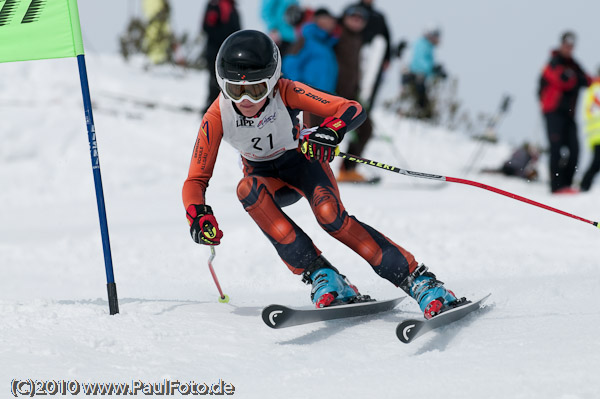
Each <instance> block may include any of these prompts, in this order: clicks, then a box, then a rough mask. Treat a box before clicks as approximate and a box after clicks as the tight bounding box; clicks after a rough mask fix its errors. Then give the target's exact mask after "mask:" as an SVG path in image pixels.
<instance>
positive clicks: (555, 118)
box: [544, 112, 579, 192]
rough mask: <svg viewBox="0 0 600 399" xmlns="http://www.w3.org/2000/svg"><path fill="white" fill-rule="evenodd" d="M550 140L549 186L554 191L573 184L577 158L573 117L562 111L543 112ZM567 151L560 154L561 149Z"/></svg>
mask: <svg viewBox="0 0 600 399" xmlns="http://www.w3.org/2000/svg"><path fill="white" fill-rule="evenodd" d="M544 117H545V118H546V133H547V135H548V141H549V142H550V188H551V189H552V192H556V191H558V190H560V189H561V188H565V187H570V186H571V185H572V184H573V176H575V171H576V169H577V161H578V159H579V140H578V138H577V124H576V123H575V118H574V117H573V116H571V115H568V114H566V113H563V112H550V113H547V114H544ZM563 148H566V149H567V150H568V151H569V154H568V155H567V156H563V155H562V149H563Z"/></svg>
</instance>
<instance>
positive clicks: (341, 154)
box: [336, 148, 600, 229]
mask: <svg viewBox="0 0 600 399" xmlns="http://www.w3.org/2000/svg"><path fill="white" fill-rule="evenodd" d="M336 155H337V156H338V157H341V158H343V159H347V160H349V161H352V162H356V163H359V164H365V165H369V166H374V167H376V168H379V169H383V170H387V171H390V172H396V173H399V174H401V175H405V176H410V177H419V178H422V179H430V180H438V181H446V182H450V183H460V184H466V185H469V186H474V187H479V188H483V189H484V190H489V191H492V192H494V193H496V194H501V195H504V196H507V197H509V198H512V199H515V200H518V201H522V202H525V203H527V204H530V205H534V206H537V207H540V208H543V209H546V210H548V211H552V212H556V213H559V214H561V215H563V216H568V217H570V218H573V219H577V220H580V221H582V222H585V223H588V224H591V225H593V226H596V227H598V228H599V229H600V226H599V225H598V222H594V221H591V220H588V219H584V218H582V217H579V216H576V215H573V214H571V213H568V212H565V211H561V210H560V209H556V208H553V207H551V206H548V205H544V204H542V203H540V202H536V201H533V200H530V199H528V198H525V197H521V196H520V195H517V194H513V193H510V192H508V191H504V190H501V189H499V188H496V187H492V186H488V185H487V184H483V183H478V182H476V181H471V180H465V179H458V178H455V177H449V176H441V175H431V174H428V173H421V172H413V171H410V170H406V169H401V168H398V167H396V166H391V165H387V164H384V163H383V162H377V161H372V160H370V159H367V158H361V157H357V156H355V155H352V154H346V153H344V152H341V151H340V150H339V148H338V149H336Z"/></svg>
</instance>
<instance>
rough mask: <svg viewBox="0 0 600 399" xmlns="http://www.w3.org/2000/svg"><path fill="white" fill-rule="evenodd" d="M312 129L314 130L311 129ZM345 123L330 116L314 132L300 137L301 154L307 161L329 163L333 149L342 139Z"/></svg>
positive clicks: (331, 159) (332, 156)
mask: <svg viewBox="0 0 600 399" xmlns="http://www.w3.org/2000/svg"><path fill="white" fill-rule="evenodd" d="M313 129H314V128H313ZM345 133H346V123H345V122H344V121H343V120H341V119H339V118H334V117H333V116H330V117H329V118H327V119H325V121H324V122H323V123H321V125H320V126H319V127H318V128H316V130H314V131H312V132H310V133H309V134H307V135H305V136H304V137H302V141H301V147H300V148H301V149H302V153H303V154H304V156H305V157H306V159H308V160H309V161H311V162H312V161H315V160H318V161H320V162H331V161H333V159H334V158H335V149H336V148H337V145H338V144H339V143H340V141H342V138H344V134H345Z"/></svg>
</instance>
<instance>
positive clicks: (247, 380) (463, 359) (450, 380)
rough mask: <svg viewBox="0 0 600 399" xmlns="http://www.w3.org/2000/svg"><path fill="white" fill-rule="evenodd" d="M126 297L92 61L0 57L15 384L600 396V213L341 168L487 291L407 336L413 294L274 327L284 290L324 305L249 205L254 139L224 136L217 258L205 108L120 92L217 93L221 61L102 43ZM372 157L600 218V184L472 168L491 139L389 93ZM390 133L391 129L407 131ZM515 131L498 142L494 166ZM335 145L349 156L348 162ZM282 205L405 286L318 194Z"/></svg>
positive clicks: (2, 192) (348, 201) (360, 197)
mask: <svg viewBox="0 0 600 399" xmlns="http://www.w3.org/2000/svg"><path fill="white" fill-rule="evenodd" d="M86 58H87V64H88V72H89V80H90V89H91V93H92V100H93V102H94V117H95V122H96V131H97V139H98V148H99V154H100V164H101V170H102V177H103V182H104V191H105V198H106V207H107V214H108V223H109V230H110V237H111V244H112V254H113V261H114V271H115V279H116V283H117V289H118V294H119V298H120V311H121V312H120V314H118V315H115V316H109V315H108V305H107V302H106V279H105V271H104V261H103V255H102V248H101V241H100V232H99V227H98V216H97V208H96V202H95V194H94V186H93V179H92V172H91V164H90V155H89V146H88V141H87V133H86V129H85V121H84V116H83V107H82V101H81V92H80V87H79V79H78V77H77V63H76V61H75V60H74V59H64V60H48V61H36V62H24V63H23V62H21V63H9V64H2V65H0V73H1V76H2V79H0V121H1V123H0V187H1V189H0V267H1V271H2V278H1V279H0V319H1V321H0V397H2V398H4V397H6V398H8V397H11V395H10V382H11V380H13V379H26V378H32V379H54V380H60V379H67V380H78V381H80V382H86V381H89V382H130V381H132V380H143V381H147V382H152V381H162V380H163V379H165V378H167V379H172V380H176V379H178V380H180V381H187V380H194V381H197V382H201V381H206V382H208V383H212V382H217V381H218V380H219V379H222V380H225V381H226V382H229V383H231V384H233V385H234V386H235V394H234V397H240V398H281V397H286V398H308V397H336V398H337V397H346V398H384V397H443V398H448V399H451V398H561V399H567V398H568V399H574V398H597V397H598V396H599V393H598V392H599V391H600V383H599V382H598V373H599V372H600V341H599V340H598V330H599V328H600V317H599V315H600V312H599V311H598V306H597V302H598V300H597V298H598V295H597V292H596V290H597V289H598V286H599V283H600V268H599V266H600V261H599V257H598V247H599V245H598V243H599V242H600V241H599V240H600V236H599V233H600V232H598V229H596V228H594V227H593V226H591V225H586V224H585V223H582V222H580V221H577V220H574V219H571V218H567V217H564V216H561V215H558V214H556V213H552V212H549V211H546V210H543V209H540V208H537V207H534V206H531V205H527V204H524V203H521V202H518V201H515V200H512V199H509V198H507V197H504V196H500V195H497V194H494V193H491V192H489V191H485V190H482V189H478V188H473V187H468V186H464V185H460V184H454V183H439V182H432V181H427V180H421V179H416V178H409V177H405V176H401V175H397V174H393V173H386V172H382V171H379V170H377V169H374V168H368V167H366V166H361V167H360V168H361V169H360V171H362V172H364V173H366V174H373V175H376V174H378V175H380V176H381V177H382V179H383V180H382V183H381V184H380V185H377V186H353V185H342V186H341V187H340V190H341V194H342V199H343V201H344V204H345V206H346V208H347V209H348V211H349V213H350V214H353V215H355V216H356V217H357V218H358V219H360V220H361V221H364V222H366V223H367V224H369V225H371V226H373V227H375V228H377V229H379V230H380V231H382V232H383V233H384V234H386V235H387V236H389V237H390V238H392V239H393V240H395V241H396V242H398V243H399V244H401V245H403V246H404V247H405V248H407V249H408V250H410V251H412V252H413V253H414V254H415V255H416V256H417V259H418V260H419V261H421V262H424V263H425V264H427V265H428V266H429V267H430V268H431V270H432V271H433V272H435V273H436V274H437V275H438V277H439V278H440V279H441V280H443V281H445V282H446V285H447V286H448V287H449V288H451V289H452V290H453V291H454V292H455V293H456V294H457V295H461V296H467V297H469V298H474V299H475V298H478V297H480V296H483V295H485V294H487V293H489V292H491V293H492V296H491V297H490V299H489V306H488V307H487V308H486V309H485V310H484V311H483V312H481V314H480V315H479V316H477V317H470V318H467V319H465V320H464V321H461V322H460V323H459V324H457V325H454V326H450V327H448V328H445V329H443V330H440V331H436V332H432V333H430V334H428V335H427V336H424V337H422V338H420V339H419V340H418V341H415V342H414V343H412V344H410V345H405V344H402V343H401V342H399V341H398V340H397V338H396V337H395V327H396V324H397V323H398V322H399V321H400V320H402V319H403V318H405V317H415V316H418V315H419V314H420V311H419V309H418V307H417V305H416V304H415V303H414V302H413V301H411V300H406V301H404V302H403V303H401V304H400V306H399V307H398V308H397V310H395V311H393V312H389V313H387V314H384V315H377V316H371V317H366V318H362V319H355V320H340V321H332V322H326V323H318V324H314V325H308V326H300V327H294V328H289V329H284V330H272V329H270V328H268V327H266V326H265V325H264V323H263V322H262V320H261V319H260V310H261V309H262V307H264V306H266V305H268V304H271V303H283V304H288V305H292V306H310V289H309V287H307V286H305V285H303V284H302V283H301V282H300V281H299V278H298V277H297V276H294V275H292V274H291V273H290V272H289V271H288V270H287V268H286V267H285V266H284V265H283V263H282V262H281V261H280V260H279V259H278V257H277V255H276V253H275V251H274V250H273V248H272V247H271V245H270V243H269V242H268V240H267V239H266V238H265V237H264V236H263V235H262V234H261V233H260V231H259V229H258V228H257V227H256V226H255V225H254V223H253V221H252V220H251V219H250V217H249V216H248V215H247V214H246V213H245V212H244V210H243V208H242V207H241V205H240V204H239V202H238V200H237V197H236V194H235V187H236V185H237V182H238V180H239V179H240V177H241V170H240V169H239V167H238V160H237V155H236V153H235V152H234V151H233V150H232V149H231V148H229V147H228V145H227V144H226V143H223V145H222V146H221V150H220V154H219V160H218V162H217V165H216V167H215V175H214V177H213V180H211V185H210V187H209V189H208V192H207V202H208V203H209V204H210V205H211V206H212V207H213V210H214V212H215V215H216V217H217V219H218V220H219V223H220V226H221V228H222V230H223V231H224V232H225V236H224V238H223V242H222V245H220V246H219V247H217V248H216V252H217V257H216V259H215V261H214V266H215V269H216V272H217V275H218V276H219V279H220V282H221V285H222V287H223V289H224V291H225V292H226V293H227V294H228V295H229V296H230V298H231V301H230V303H229V304H221V303H218V302H217V297H218V294H217V290H216V288H215V286H214V283H213V281H212V278H211V276H210V273H209V271H208V267H207V259H208V256H209V250H208V248H206V247H202V246H199V245H196V244H195V243H194V242H193V241H192V240H191V238H190V236H189V231H188V225H187V221H186V219H185V213H184V209H183V206H182V202H181V187H182V183H183V181H184V179H185V177H186V174H187V169H188V164H189V160H190V156H191V153H192V147H193V145H194V142H195V139H196V133H197V130H198V127H199V122H200V120H199V116H198V115H197V114H195V113H183V112H173V111H168V110H164V109H149V108H146V107H143V106H139V105H136V104H134V103H132V102H123V101H119V100H116V99H114V98H112V97H110V95H111V94H115V93H120V94H127V95H129V96H132V97H134V98H141V99H147V100H151V101H156V102H159V103H165V104H171V105H178V104H186V105H193V106H196V107H201V106H202V105H203V102H204V97H205V87H206V79H207V75H205V74H203V73H193V72H187V73H182V72H176V71H174V70H172V69H169V68H158V69H155V70H152V71H150V72H143V71H142V70H141V69H140V67H139V63H136V62H134V63H132V64H124V63H123V62H122V61H121V60H119V59H118V58H117V57H116V56H112V55H96V54H88V55H87V56H86ZM374 121H375V123H376V128H377V130H376V134H377V136H378V137H376V138H375V139H373V141H371V143H370V145H369V147H368V149H367V151H366V154H365V156H367V157H370V158H373V159H376V160H380V161H383V162H387V163H390V164H393V165H396V166H400V167H404V168H407V169H410V170H415V171H421V172H427V173H437V174H442V175H448V176H453V177H463V178H469V179H473V180H476V181H480V182H483V183H487V184H491V185H493V186H495V187H498V188H501V189H504V190H508V191H511V192H514V193H516V194H519V195H523V196H526V197H528V198H531V199H533V200H536V201H540V202H542V203H545V204H548V205H551V206H554V207H557V208H559V209H562V210H565V211H567V212H571V213H574V214H577V215H580V216H582V217H585V218H588V219H592V220H596V221H597V220H598V219H599V218H600V212H599V210H598V198H599V195H600V187H599V186H598V185H596V186H595V187H593V189H592V191H591V192H589V193H586V194H581V195H577V196H565V197H560V196H551V195H550V194H549V193H548V191H549V190H548V185H547V183H546V182H545V180H546V179H547V173H546V172H545V168H546V163H545V160H543V161H542V162H543V163H542V164H541V166H540V169H541V170H542V178H543V180H544V182H542V183H527V182H525V181H523V180H515V179H509V178H504V177H501V176H490V175H482V174H478V173H471V174H468V175H465V174H464V167H465V165H466V164H467V162H468V159H469V158H470V156H471V155H472V154H473V151H475V150H476V148H477V146H479V144H478V143H477V142H474V141H471V140H469V139H468V138H467V137H465V135H464V134H462V133H460V132H446V131H442V130H440V129H435V128H431V127H428V126H425V125H422V124H417V123H413V122H410V121H404V120H400V119H399V118H397V117H395V116H394V115H391V114H388V113H386V112H385V111H384V110H383V109H378V110H376V111H375V113H374ZM390 140H391V143H390ZM509 154H510V148H509V147H508V146H504V145H502V144H500V145H496V146H494V145H486V147H485V160H484V161H483V162H481V163H480V164H479V165H478V167H483V166H499V165H500V164H501V162H502V161H504V160H505V159H506V158H507V156H508V155H509ZM338 162H339V161H336V162H335V163H334V168H337V167H338V165H339V164H338ZM286 212H288V214H289V215H290V216H291V217H292V218H294V219H295V220H297V222H298V223H299V225H300V226H301V227H302V228H303V229H305V231H307V233H308V234H309V235H310V236H311V237H313V239H314V241H315V243H316V244H317V245H318V246H319V247H320V248H321V249H322V250H323V251H324V254H325V256H327V257H328V259H329V260H330V261H331V262H332V263H334V264H335V265H336V266H337V267H338V268H340V269H341V270H342V271H343V273H345V274H346V275H347V276H348V277H349V279H350V280H351V281H352V282H353V283H355V284H356V285H357V286H358V287H359V288H360V290H361V291H362V292H363V293H365V294H370V295H372V296H374V297H376V298H380V299H386V298H392V297H395V296H401V295H404V294H403V293H402V292H401V291H400V290H399V289H397V288H395V287H394V286H392V285H391V284H390V283H388V282H387V281H385V280H382V279H380V278H379V277H378V276H377V275H376V274H375V273H373V271H372V270H371V268H370V266H369V265H368V264H367V263H366V262H365V261H363V260H362V259H361V258H360V257H358V256H357V255H356V254H354V253H353V252H352V251H350V250H349V249H347V248H346V247H344V246H343V245H342V244H340V243H338V242H337V241H336V240H334V239H333V238H331V237H329V236H328V235H327V234H326V233H325V232H323V231H322V230H321V229H320V227H319V226H318V224H317V222H316V221H315V219H314V216H313V215H312V214H311V212H310V208H309V206H308V204H307V203H306V202H305V201H301V202H299V203H297V204H295V205H293V206H291V207H288V208H286Z"/></svg>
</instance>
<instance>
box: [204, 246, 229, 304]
mask: <svg viewBox="0 0 600 399" xmlns="http://www.w3.org/2000/svg"><path fill="white" fill-rule="evenodd" d="M215 256H216V253H215V247H212V246H211V247H210V257H209V258H208V268H209V269H210V274H212V277H213V280H214V281H215V285H216V286H217V290H219V302H221V303H227V302H229V296H228V295H225V294H223V290H222V289H221V285H220V284H219V279H218V278H217V274H216V273H215V269H213V265H212V261H213V259H215Z"/></svg>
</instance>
